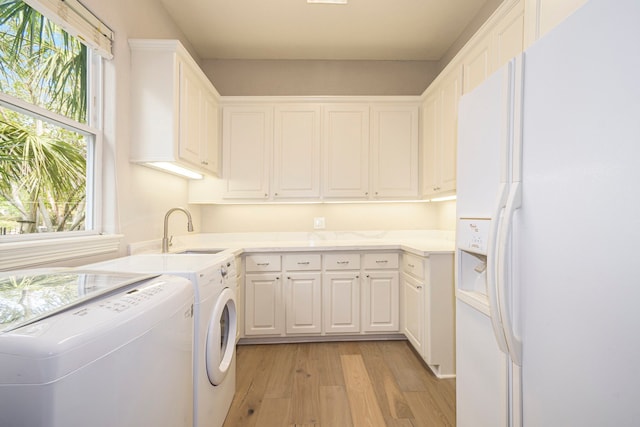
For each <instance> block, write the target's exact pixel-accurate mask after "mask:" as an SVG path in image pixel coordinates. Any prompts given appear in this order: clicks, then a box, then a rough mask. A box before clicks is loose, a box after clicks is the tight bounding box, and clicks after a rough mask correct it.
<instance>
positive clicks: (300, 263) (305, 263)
mask: <svg viewBox="0 0 640 427" xmlns="http://www.w3.org/2000/svg"><path fill="white" fill-rule="evenodd" d="M298 265H309V261H300V262H299V263H298Z"/></svg>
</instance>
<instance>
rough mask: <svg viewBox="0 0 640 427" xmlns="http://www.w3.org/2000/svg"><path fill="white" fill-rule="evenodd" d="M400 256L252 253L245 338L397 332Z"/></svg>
mask: <svg viewBox="0 0 640 427" xmlns="http://www.w3.org/2000/svg"><path fill="white" fill-rule="evenodd" d="M399 260H400V255H399V253H397V252H368V253H362V252H355V251H354V252H327V253H324V254H319V253H285V254H248V255H246V256H245V258H244V263H243V265H244V270H245V274H244V287H245V288H244V294H245V295H244V316H245V318H244V321H245V322H244V323H245V326H244V337H246V338H260V337H264V338H268V337H270V338H278V337H295V336H313V335H327V336H328V335H339V334H342V335H361V334H364V335H366V334H381V333H384V334H397V333H399V332H401V330H400V283H399Z"/></svg>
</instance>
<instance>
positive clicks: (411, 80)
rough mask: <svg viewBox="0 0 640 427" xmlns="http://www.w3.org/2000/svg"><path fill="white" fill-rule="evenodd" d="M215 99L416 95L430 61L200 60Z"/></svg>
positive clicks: (433, 70) (428, 77)
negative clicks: (213, 90)
mask: <svg viewBox="0 0 640 427" xmlns="http://www.w3.org/2000/svg"><path fill="white" fill-rule="evenodd" d="M201 65H202V68H203V70H204V72H205V74H207V76H208V77H209V79H210V80H211V81H212V82H213V85H214V86H215V87H216V89H217V90H218V92H220V94H221V95H229V96H268V95H272V96H278V95H280V96H295V95H298V96H305V95H307V96H323V95H326V96H332V95H334V96H349V95H350V96H359V95H382V96H384V95H420V94H421V93H422V92H423V91H424V90H425V89H426V88H427V86H428V85H429V83H431V82H432V81H433V79H434V78H435V77H436V76H437V74H438V72H439V70H438V62H436V61H325V60H315V61H314V60H304V61H303V60H214V59H210V60H204V61H201Z"/></svg>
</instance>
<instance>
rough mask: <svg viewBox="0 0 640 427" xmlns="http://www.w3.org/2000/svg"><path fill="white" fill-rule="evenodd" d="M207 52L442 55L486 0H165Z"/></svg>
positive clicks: (203, 54) (201, 52)
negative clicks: (314, 0)
mask: <svg viewBox="0 0 640 427" xmlns="http://www.w3.org/2000/svg"><path fill="white" fill-rule="evenodd" d="M159 1H160V2H161V3H162V4H163V5H164V6H165V8H166V9H167V11H168V12H169V14H170V15H171V16H172V17H173V19H174V20H175V21H176V23H177V25H178V26H179V27H180V28H181V29H182V31H183V32H184V33H185V36H186V37H187V39H188V40H189V42H190V43H191V44H192V46H193V48H194V50H195V51H196V53H197V54H198V56H200V58H201V59H323V60H434V61H437V60H439V59H440V58H441V57H442V56H443V54H444V53H445V52H446V51H447V49H448V48H449V47H450V46H451V45H452V44H453V42H454V41H455V40H456V39H457V38H458V37H459V36H460V34H461V33H462V31H463V30H464V28H465V27H466V26H467V25H468V24H469V23H470V22H471V21H472V20H473V18H474V17H475V16H476V14H477V13H478V12H479V11H480V9H481V8H482V6H483V4H484V3H485V2H486V0H348V4H346V5H342V4H308V3H307V0H159Z"/></svg>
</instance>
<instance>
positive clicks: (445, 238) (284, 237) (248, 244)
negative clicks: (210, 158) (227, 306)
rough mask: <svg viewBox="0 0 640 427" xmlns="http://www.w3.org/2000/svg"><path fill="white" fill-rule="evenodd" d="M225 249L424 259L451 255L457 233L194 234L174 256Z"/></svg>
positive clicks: (139, 249) (179, 240)
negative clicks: (385, 253)
mask: <svg viewBox="0 0 640 427" xmlns="http://www.w3.org/2000/svg"><path fill="white" fill-rule="evenodd" d="M160 246H161V245H160V240H150V241H145V242H137V243H134V244H131V245H129V254H130V255H138V254H145V253H146V254H150V253H159V252H160ZM213 249H222V250H224V253H225V254H231V253H235V254H241V253H248V252H252V253H255V252H305V251H306V252H308V251H352V250H362V251H366V250H403V251H407V252H410V253H413V254H416V255H420V256H428V255H429V254H430V253H451V252H453V251H454V249H455V238H454V232H453V231H441V230H395V231H336V232H330V231H318V232H309V233H305V232H275V233H193V234H185V235H180V236H175V237H174V238H173V244H172V246H171V249H170V252H173V253H179V252H183V251H186V250H213Z"/></svg>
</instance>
